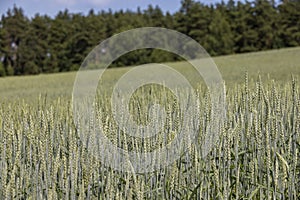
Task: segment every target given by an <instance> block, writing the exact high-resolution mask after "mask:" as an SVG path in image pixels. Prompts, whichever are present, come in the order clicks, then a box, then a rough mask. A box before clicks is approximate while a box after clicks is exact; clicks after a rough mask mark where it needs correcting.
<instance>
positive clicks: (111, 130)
mask: <svg viewBox="0 0 300 200" xmlns="http://www.w3.org/2000/svg"><path fill="white" fill-rule="evenodd" d="M273 56H274V55H272V57H273ZM265 58H266V57H263V58H262V59H265ZM220 59H221V60H222V59H223V63H226V62H225V61H226V60H227V62H228V60H230V59H232V57H225V58H217V59H216V62H221V61H220ZM235 59H238V57H234V59H232V60H235ZM241 59H242V58H241ZM218 60H219V61H218ZM232 60H231V61H232ZM241 63H242V62H239V64H236V65H237V66H238V65H242V64H241ZM230 64H232V63H231V62H230ZM251 64H252V63H251ZM269 64H271V63H269ZM175 65H178V63H176V64H175ZM224 65H225V64H224ZM264 65H267V63H265V64H264ZM275 65H276V64H275ZM298 68H300V67H299V66H298ZM298 68H297V69H295V68H293V70H296V71H297V70H299V69H298ZM262 69H263V68H262ZM278 69H279V68H278ZM122 70H125V69H117V70H116V71H122ZM220 70H221V72H222V70H224V68H221V69H220ZM273 70H274V69H273ZM241 71H242V75H240V76H241V77H242V78H241V80H237V81H236V83H234V81H232V80H230V78H226V76H225V78H224V79H225V85H226V118H225V120H224V124H222V125H221V128H220V130H219V135H218V138H215V140H214V141H215V142H214V145H213V146H212V147H211V149H210V151H209V153H208V155H207V156H205V157H203V156H201V144H202V142H203V138H204V137H205V136H206V134H207V129H208V127H209V126H210V124H211V121H212V120H213V119H212V114H211V113H212V112H213V109H212V107H211V104H210V99H209V91H207V89H206V88H205V87H204V86H203V85H202V84H200V83H199V85H197V86H196V88H197V97H198V98H199V102H200V104H199V107H198V108H197V109H196V110H194V113H192V114H193V116H195V118H197V119H199V122H200V123H199V124H197V125H194V126H190V127H189V128H190V130H188V131H193V132H197V135H198V137H197V138H196V139H195V140H196V141H194V142H193V143H188V144H187V145H186V148H185V149H184V151H183V154H182V155H181V156H180V158H179V159H178V160H176V161H175V162H173V163H172V164H170V165H168V166H164V165H163V164H162V165H163V167H161V168H159V169H157V170H153V171H151V172H148V173H135V172H134V171H133V172H122V171H118V170H116V169H114V168H111V167H108V166H106V165H105V163H102V162H101V161H100V160H99V159H97V156H95V155H94V154H91V153H90V152H89V151H88V149H89V146H88V145H90V144H89V143H87V144H86V143H83V142H82V141H81V139H80V134H84V131H86V129H84V128H83V127H82V126H81V125H80V123H77V122H76V121H74V116H73V110H72V101H71V98H70V91H69V90H68V92H69V93H68V92H66V90H67V89H66V88H70V87H71V86H72V84H71V82H72V80H74V74H60V75H41V76H36V77H19V78H10V79H1V80H0V81H1V83H5V82H6V83H7V82H14V83H15V85H12V84H9V85H10V86H11V88H10V89H8V84H7V85H5V84H2V86H1V89H0V91H1V104H0V115H1V117H0V141H1V143H0V173H1V175H0V180H1V182H0V199H63V198H65V199H300V162H299V158H300V154H299V150H300V93H299V77H298V74H297V73H296V74H295V73H294V74H293V73H287V74H283V72H282V73H281V74H278V76H277V77H276V76H275V78H274V79H272V78H265V77H264V71H262V72H261V76H260V75H257V74H256V75H255V76H254V75H253V74H254V73H255V71H257V70H256V69H253V70H251V69H250V68H249V69H248V70H246V72H245V71H243V70H241ZM274 71H276V70H274ZM266 73H267V72H266ZM225 74H226V73H225ZM228 74H230V72H228ZM270 74H271V76H272V72H270ZM54 76H55V78H56V79H54V78H53V77H54ZM67 76H68V77H69V78H68V79H65V77H67ZM41 77H42V78H41ZM46 77H51V78H49V79H48V81H47V80H46ZM111 77H115V78H111ZM228 77H229V76H228ZM282 77H284V78H282ZM286 77H288V78H286ZM20 79H22V81H21V80H20ZM115 79H117V75H108V77H107V80H112V82H113V80H115ZM24 80H25V81H24ZM40 80H44V82H39V81H40ZM20 82H23V83H24V84H25V85H26V84H27V87H28V85H31V87H30V86H29V87H28V88H29V89H28V91H29V92H27V93H26V91H24V90H22V92H23V93H20V91H21V89H20V88H22V86H18V84H19V85H21V84H20ZM227 82H228V84H227ZM51 84H53V85H55V84H56V86H53V85H52V86H51ZM107 84H111V82H109V83H107ZM34 85H38V87H37V89H36V91H35V90H33V89H32V88H33V87H34ZM105 86H106V85H105ZM39 87H44V88H45V91H47V92H46V93H43V92H42V90H41V89H40V88H39ZM52 87H53V88H52ZM14 88H15V89H14ZM46 88H47V89H46ZM49 88H50V89H49ZM56 88H58V89H56ZM48 90H49V91H48ZM51 91H55V92H53V94H52V93H51ZM149 91H151V95H145V94H149V93H150V92H149ZM17 94H19V95H17ZM32 94H34V95H32ZM98 94H99V95H97V98H96V101H95V113H94V115H95V118H94V121H93V124H91V126H90V129H89V130H93V128H94V127H101V128H102V129H103V130H104V132H103V133H104V135H105V136H106V137H107V138H108V139H109V140H110V141H111V142H112V143H113V144H114V145H116V146H118V147H120V148H122V149H125V150H126V151H136V152H151V151H153V150H155V149H157V148H161V147H162V146H164V145H167V144H169V143H171V142H172V140H173V139H174V138H175V137H176V134H177V133H178V130H179V127H180V124H181V123H182V120H183V118H184V116H182V115H181V113H180V111H179V109H178V107H179V106H180V105H179V104H178V102H177V101H176V98H175V97H174V95H172V93H171V92H170V91H167V90H165V89H164V88H163V87H158V86H145V87H142V88H140V89H139V90H137V91H136V92H135V95H134V96H133V97H132V98H131V100H130V106H129V107H130V112H131V114H132V115H133V116H134V119H135V121H137V123H139V124H146V123H147V122H148V121H149V120H150V119H149V116H148V115H147V113H148V112H149V110H148V107H147V105H148V104H149V102H152V101H157V102H158V103H159V104H160V105H161V106H163V107H164V108H165V110H166V118H165V119H155V120H157V121H158V120H161V121H163V122H165V123H164V124H165V125H164V131H165V132H166V133H167V137H166V136H165V135H163V134H162V132H161V133H158V134H157V135H156V136H155V137H152V138H148V139H141V138H135V137H132V136H128V135H127V134H126V133H124V132H123V131H121V130H120V128H119V127H118V125H117V124H116V123H115V121H114V120H113V117H112V116H111V113H112V111H111V109H112V108H111V105H110V98H111V97H110V95H109V92H101V91H100V92H99V93H98ZM33 96H34V97H33ZM187 98H188V96H187ZM83 103H84V102H83ZM120 117H121V118H122V114H120Z"/></svg>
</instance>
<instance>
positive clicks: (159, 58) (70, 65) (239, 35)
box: [0, 0, 300, 76]
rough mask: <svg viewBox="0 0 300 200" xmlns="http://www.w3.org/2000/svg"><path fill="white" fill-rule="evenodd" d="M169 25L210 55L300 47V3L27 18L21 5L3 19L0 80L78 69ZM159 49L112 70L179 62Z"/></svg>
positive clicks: (189, 4)
mask: <svg viewBox="0 0 300 200" xmlns="http://www.w3.org/2000/svg"><path fill="white" fill-rule="evenodd" d="M150 26H151V27H165V28H169V29H173V30H177V31H179V32H181V33H184V34H186V35H188V36H190V37H192V38H193V39H195V40H196V41H198V42H199V43H200V44H201V45H202V46H203V47H204V48H205V49H206V50H207V51H208V53H209V54H210V55H212V56H217V55H226V54H234V53H243V52H252V51H260V50H267V49H277V48H283V47H293V46H300V0H294V1H293V0H290V1H289V0H283V1H280V2H275V1H274V0H254V1H245V2H244V1H233V0H229V1H228V2H227V3H224V2H221V3H217V4H210V5H208V4H205V3H201V2H199V1H194V0H183V1H182V2H181V7H180V9H179V10H178V11H177V12H175V13H169V12H163V11H162V10H161V9H160V8H159V7H158V6H151V5H149V6H148V8H147V9H145V10H141V9H140V8H137V9H136V10H134V11H133V10H120V11H116V12H112V11H111V10H109V11H96V10H90V11H89V13H88V14H86V15H83V14H81V13H70V12H69V11H68V10H64V11H60V12H58V13H57V15H56V16H55V17H49V16H47V15H40V14H36V15H35V16H34V17H32V18H29V17H27V16H25V14H24V10H23V9H22V8H20V7H18V6H14V7H13V8H11V9H8V10H7V12H6V14H5V15H2V16H1V21H0V59H1V62H0V76H11V75H24V74H39V73H52V72H64V71H72V70H77V69H78V68H79V67H80V64H81V63H82V61H83V59H84V58H85V57H86V56H87V54H88V53H89V52H90V51H91V50H92V49H93V48H94V47H95V46H96V45H97V44H99V43H100V42H101V41H102V40H104V39H106V38H108V37H110V36H112V35H114V34H116V33H119V32H122V31H125V30H129V29H132V28H138V27H150ZM179 59H180V58H178V57H177V56H176V55H173V54H171V53H166V52H162V51H161V50H151V49H150V50H139V51H134V52H132V53H129V54H127V55H125V56H122V57H121V58H119V59H118V60H117V61H115V62H114V63H113V64H112V67H119V66H128V65H135V64H142V63H148V62H164V61H175V60H179Z"/></svg>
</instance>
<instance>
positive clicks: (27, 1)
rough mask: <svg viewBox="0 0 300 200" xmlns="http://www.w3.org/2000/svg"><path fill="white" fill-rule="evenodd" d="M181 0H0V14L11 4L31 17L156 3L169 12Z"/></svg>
mask: <svg viewBox="0 0 300 200" xmlns="http://www.w3.org/2000/svg"><path fill="white" fill-rule="evenodd" d="M180 1H181V0H151V1H150V0H0V16H1V15H2V14H5V13H6V11H7V10H8V8H12V7H13V5H14V4H15V5H17V7H22V8H23V9H24V12H25V15H26V16H28V17H33V16H34V15H35V14H36V13H40V14H47V15H49V16H51V17H54V16H55V15H56V14H57V13H58V11H60V10H64V9H66V8H67V9H68V10H69V11H70V12H72V13H83V14H87V13H88V11H89V10H90V9H92V8H93V9H94V11H95V12H98V11H99V10H108V9H112V10H113V11H116V10H120V9H123V10H126V9H129V10H133V11H135V10H136V9H137V7H140V8H141V9H142V10H143V9H146V8H147V6H148V5H149V4H151V5H154V6H155V5H158V6H159V7H160V8H161V9H162V10H163V11H165V12H166V11H169V12H171V13H173V12H175V11H177V10H179V8H180ZM220 1H221V0H202V1H201V2H205V3H208V4H209V3H215V2H220Z"/></svg>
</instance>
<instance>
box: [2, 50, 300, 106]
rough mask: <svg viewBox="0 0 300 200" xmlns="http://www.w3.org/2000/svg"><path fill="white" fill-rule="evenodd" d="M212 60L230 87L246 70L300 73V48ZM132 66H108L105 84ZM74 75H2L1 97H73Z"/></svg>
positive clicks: (284, 76)
mask: <svg viewBox="0 0 300 200" xmlns="http://www.w3.org/2000/svg"><path fill="white" fill-rule="evenodd" d="M213 59H214V61H215V63H216V64H217V66H218V68H219V70H220V72H221V74H222V76H223V79H224V80H225V83H226V84H227V86H228V87H230V86H231V85H232V83H242V82H243V79H244V75H245V72H246V71H247V72H248V74H249V79H250V80H251V79H253V80H257V78H258V74H260V75H261V78H262V81H264V80H269V79H274V80H276V82H279V83H281V82H286V81H287V80H290V78H291V75H294V76H299V75H300V48H299V47H298V48H287V49H280V50H271V51H264V52H256V53H246V54H238V55H230V56H220V57H214V58H213ZM167 64H168V65H169V66H171V67H174V68H175V69H177V70H179V71H180V72H182V73H183V74H184V75H186V76H187V77H193V76H194V74H195V73H194V71H193V69H192V68H191V67H190V66H189V67H188V66H187V64H186V62H176V63H167ZM130 69H131V67H123V68H113V69H109V70H107V72H106V75H105V78H104V79H103V81H102V83H104V84H107V86H108V87H109V86H111V85H112V84H113V83H114V82H115V81H117V80H118V77H120V76H121V75H122V74H124V73H125V72H126V71H128V70H130ZM75 77H76V72H69V73H59V74H42V75H36V76H21V77H6V78H0V96H1V100H3V99H9V100H12V99H19V98H22V99H29V100H30V99H31V98H36V97H38V96H39V95H40V94H41V95H43V96H45V95H47V96H48V97H58V96H66V97H71V94H72V87H73V83H74V80H75ZM194 78H197V77H194Z"/></svg>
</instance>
